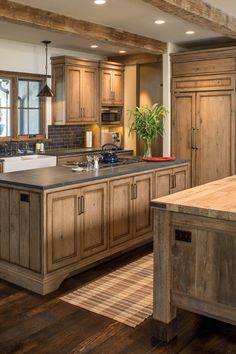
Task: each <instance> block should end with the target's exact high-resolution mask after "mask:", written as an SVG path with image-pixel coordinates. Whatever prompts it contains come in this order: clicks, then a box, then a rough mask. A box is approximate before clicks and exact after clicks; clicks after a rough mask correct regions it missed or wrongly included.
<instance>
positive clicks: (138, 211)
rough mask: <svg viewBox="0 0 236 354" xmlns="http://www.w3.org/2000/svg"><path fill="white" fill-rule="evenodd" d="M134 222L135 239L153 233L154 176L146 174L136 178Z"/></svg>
mask: <svg viewBox="0 0 236 354" xmlns="http://www.w3.org/2000/svg"><path fill="white" fill-rule="evenodd" d="M133 194H134V195H133V198H134V209H133V222H134V234H133V236H134V237H139V236H142V235H145V234H147V233H149V232H151V231H152V229H153V225H152V211H151V208H150V201H151V200H152V198H153V174H152V173H145V174H143V175H140V176H137V177H134V184H133Z"/></svg>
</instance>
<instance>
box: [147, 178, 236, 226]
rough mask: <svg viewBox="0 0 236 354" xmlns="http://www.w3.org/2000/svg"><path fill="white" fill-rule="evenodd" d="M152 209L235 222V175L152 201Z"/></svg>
mask: <svg viewBox="0 0 236 354" xmlns="http://www.w3.org/2000/svg"><path fill="white" fill-rule="evenodd" d="M151 206H152V207H154V208H159V209H165V210H169V211H173V212H181V213H186V214H192V215H198V216H204V217H209V218H217V219H221V220H229V221H236V175H234V176H230V177H226V178H223V179H220V180H217V181H214V182H210V183H207V184H204V185H201V186H198V187H194V188H191V189H187V190H184V191H182V192H178V193H174V194H171V195H168V196H166V197H162V198H158V199H154V200H152V202H151Z"/></svg>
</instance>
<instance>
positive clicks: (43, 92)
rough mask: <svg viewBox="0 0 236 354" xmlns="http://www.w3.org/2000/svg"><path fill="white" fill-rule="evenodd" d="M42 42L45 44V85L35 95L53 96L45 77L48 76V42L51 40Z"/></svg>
mask: <svg viewBox="0 0 236 354" xmlns="http://www.w3.org/2000/svg"><path fill="white" fill-rule="evenodd" d="M42 43H43V44H45V50H46V65H45V69H46V76H45V85H44V87H43V88H42V90H41V91H40V92H39V94H38V95H37V97H55V96H56V95H55V93H54V92H53V91H52V90H51V89H50V87H49V86H48V85H47V78H48V44H50V43H51V41H42Z"/></svg>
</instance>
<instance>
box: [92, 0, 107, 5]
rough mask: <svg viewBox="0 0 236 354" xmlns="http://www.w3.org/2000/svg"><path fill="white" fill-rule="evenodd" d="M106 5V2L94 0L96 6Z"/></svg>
mask: <svg viewBox="0 0 236 354" xmlns="http://www.w3.org/2000/svg"><path fill="white" fill-rule="evenodd" d="M105 3H106V0H94V4H96V5H104V4H105Z"/></svg>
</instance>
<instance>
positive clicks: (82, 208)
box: [81, 196, 84, 214]
mask: <svg viewBox="0 0 236 354" xmlns="http://www.w3.org/2000/svg"><path fill="white" fill-rule="evenodd" d="M81 214H84V197H83V196H82V197H81Z"/></svg>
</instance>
